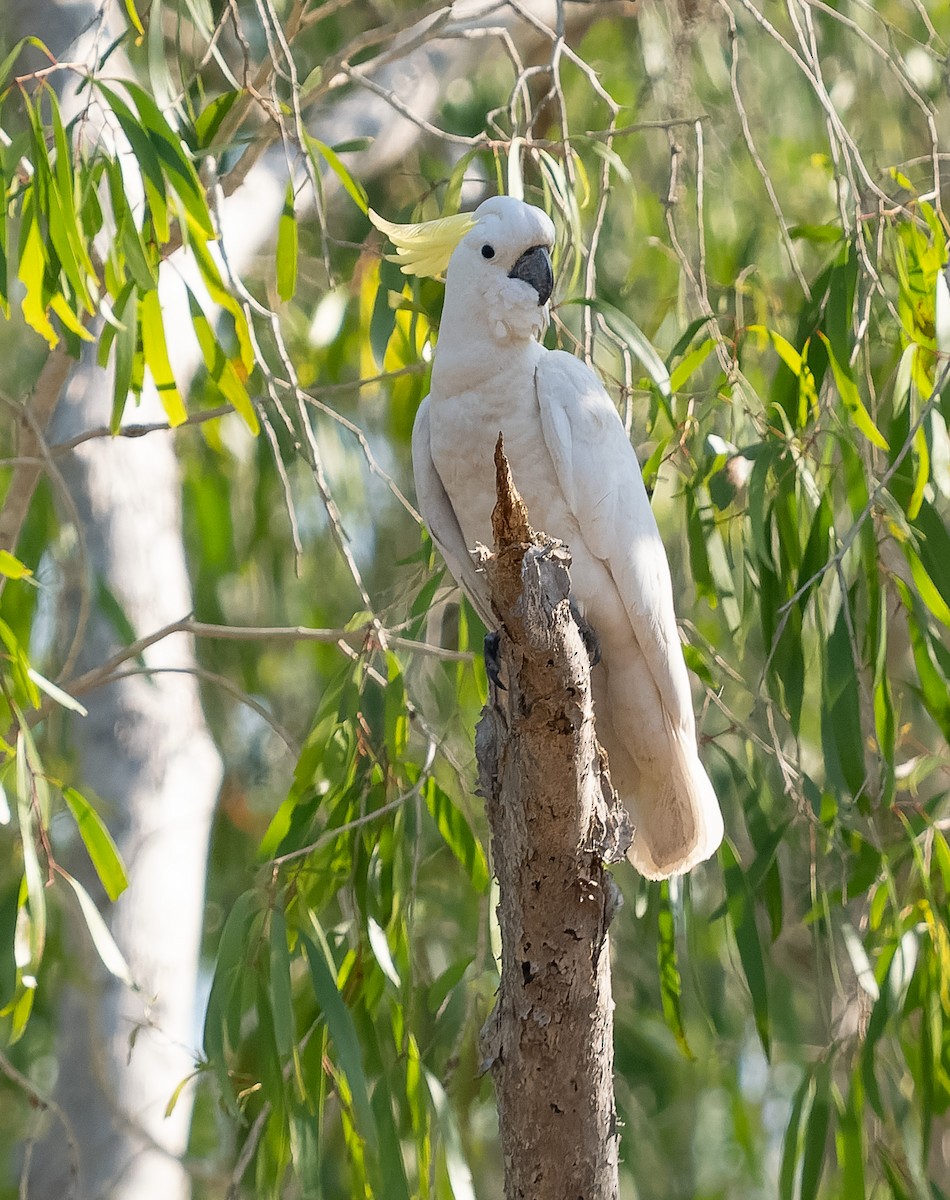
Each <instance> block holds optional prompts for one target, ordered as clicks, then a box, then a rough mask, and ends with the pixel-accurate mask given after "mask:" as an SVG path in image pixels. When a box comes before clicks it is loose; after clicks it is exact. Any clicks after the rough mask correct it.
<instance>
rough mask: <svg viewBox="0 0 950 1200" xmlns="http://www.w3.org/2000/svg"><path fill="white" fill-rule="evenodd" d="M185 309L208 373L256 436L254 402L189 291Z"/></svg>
mask: <svg viewBox="0 0 950 1200" xmlns="http://www.w3.org/2000/svg"><path fill="white" fill-rule="evenodd" d="M188 305H189V307H190V309H191V323H192V325H194V328H195V334H196V335H197V338H198V345H199V346H200V347H201V354H202V357H203V358H204V360H205V366H206V367H207V368H208V373H209V374H210V376H211V378H212V379H213V380H214V381H215V383H216V384H217V385H218V387H219V388H220V389H221V391H222V392H223V393H224V395H225V398H226V399H227V400H228V402H229V403H230V404H232V405H233V406H234V410H235V412H237V413H239V414H240V416H241V417H242V418H243V420H244V423H245V424H246V425H247V427H248V429H250V431H251V433H253V434H254V435H255V436H256V435H257V434H258V433H259V432H260V423H259V422H258V419H257V412H256V411H255V409H254V402H253V400H251V397H250V395H249V394H248V390H247V388H246V387H245V386H244V383H243V382H242V380H241V377H240V375H238V372H237V369H236V367H235V365H234V363H233V362H231V360H230V359H229V358H227V356H226V355H225V353H224V351H223V350H222V348H221V343H220V342H219V341H218V339H217V338H216V337H215V334H214V330H213V329H212V328H211V322H210V321H209V320H208V318H207V317H206V316H205V314H204V312H203V311H202V309H201V305H200V304H199V303H198V301H197V299H196V298H195V296H194V295H193V293H192V292H191V289H190V288H189V290H188Z"/></svg>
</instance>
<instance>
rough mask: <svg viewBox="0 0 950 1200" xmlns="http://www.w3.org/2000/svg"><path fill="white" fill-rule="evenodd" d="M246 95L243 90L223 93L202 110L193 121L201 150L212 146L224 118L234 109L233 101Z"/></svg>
mask: <svg viewBox="0 0 950 1200" xmlns="http://www.w3.org/2000/svg"><path fill="white" fill-rule="evenodd" d="M244 95H246V93H245V91H244V89H243V88H241V89H238V90H236V91H230V92H224V93H223V94H222V95H220V96H216V97H215V98H214V99H213V100H212V101H211V103H210V104H208V105H206V107H205V108H204V109H202V111H201V114H200V115H199V117H198V119H197V120H196V121H195V133H196V134H197V136H198V145H199V146H200V147H201V148H202V150H207V149H209V147H210V146H211V145H212V144H213V142H214V139H215V137H217V133H218V130H219V129H220V128H221V125H222V123H223V122H224V119H225V117H227V115H228V113H229V112H230V111H231V109H232V108H233V107H234V104H235V101H237V100H240V99H241V97H242V96H244Z"/></svg>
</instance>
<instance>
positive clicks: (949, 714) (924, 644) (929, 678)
mask: <svg viewBox="0 0 950 1200" xmlns="http://www.w3.org/2000/svg"><path fill="white" fill-rule="evenodd" d="M894 583H895V585H896V587H897V590H898V592H899V593H900V597H901V600H902V601H903V603H904V608H905V610H906V618H907V631H908V633H909V635H910V644H911V651H912V653H913V658H914V666H915V667H916V669H917V679H918V682H919V684H920V696H921V699H922V700H923V702H924V707H925V708H926V709H927V711H928V712H929V713H930V715H931V717H932V718H933V720H934V721H935V722H936V724H937V727H938V729H939V730H940V731H941V733H942V734H943V736H944V737H945V738H946V739H947V740H950V680H948V679H947V678H946V677H945V676H944V675H943V673H942V672H941V671H940V669H939V667H938V666H937V662H936V659H935V657H934V650H933V645H932V641H931V638H930V635H929V634H928V633H927V631H926V628H925V627H924V625H923V624H922V623H921V622H919V621H918V619H917V604H916V603H915V600H914V595H913V593H912V592H911V590H910V588H909V587H908V586H907V584H906V583H904V581H903V580H902V579H900V578H899V577H895V578H894Z"/></svg>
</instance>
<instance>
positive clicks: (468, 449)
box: [429, 364, 576, 549]
mask: <svg viewBox="0 0 950 1200" xmlns="http://www.w3.org/2000/svg"><path fill="white" fill-rule="evenodd" d="M429 425H430V441H431V448H432V461H433V464H434V465H435V468H436V470H437V471H438V473H439V477H440V479H441V480H442V484H443V486H444V488H445V490H446V492H447V493H448V496H449V499H450V501H451V502H452V507H453V508H454V510H455V513H456V515H457V517H458V520H459V524H460V525H461V527H462V533H463V534H464V536H465V542H466V545H467V546H468V547H469V548H470V549H471V548H472V547H473V546H474V544H475V543H476V542H483V543H484V544H486V545H489V546H490V545H491V544H492V530H491V513H492V509H493V508H494V505H495V466H494V453H495V443H496V442H497V440H498V434H499V433H501V434H503V435H504V439H505V454H506V456H507V458H508V462H509V465H510V467H511V473H512V475H513V477H514V481H515V485H516V486H517V488H518V490H519V492H520V493H521V496H522V498H523V500H524V502H525V504H526V505H527V507H528V515H529V519H530V521H531V523H532V525H534V526H535V527H536V528H538V529H543V530H544V531H545V532H546V533H549V534H551V535H552V536H553V537H557V538H561V539H563V540H565V541H568V540H570V538H571V535H572V533H573V532H574V531H575V529H576V526H575V524H574V519H573V516H572V514H571V513H570V512H569V510H568V507H567V504H566V502H565V500H564V496H563V494H562V492H561V489H560V487H559V485H558V481H557V478H556V476H555V472H554V464H553V462H552V460H551V456H550V454H549V453H548V448H547V445H546V443H545V440H544V432H543V430H542V427H541V415H540V412H539V410H538V401H537V394H536V391H535V386H534V371H533V364H532V365H531V369H529V370H524V371H512V372H508V373H506V375H505V376H504V377H502V378H496V379H495V380H493V381H492V382H491V383H490V384H489V385H488V386H480V387H478V388H477V389H473V390H471V391H462V392H459V394H457V395H454V396H437V395H433V396H432V397H431V398H430V416H429Z"/></svg>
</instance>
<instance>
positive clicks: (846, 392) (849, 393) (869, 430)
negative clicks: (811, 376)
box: [818, 329, 890, 450]
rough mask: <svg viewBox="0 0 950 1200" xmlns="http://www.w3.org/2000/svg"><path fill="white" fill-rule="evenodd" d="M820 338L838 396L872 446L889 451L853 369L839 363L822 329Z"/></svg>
mask: <svg viewBox="0 0 950 1200" xmlns="http://www.w3.org/2000/svg"><path fill="white" fill-rule="evenodd" d="M818 336H819V337H820V338H821V340H822V341H823V342H824V344H825V349H826V350H827V351H828V361H829V362H830V363H831V370H832V373H833V375H834V377H835V385H836V386H837V388H838V395H839V396H840V397H841V400H842V402H843V404H844V406H845V408H846V409H847V410H848V415H849V416H850V417H851V420H852V421H853V423H854V424H855V426H856V427H857V428H858V429H859V430H860V431H861V433H863V434H864V436H865V437H866V438H867V439H868V441H869V442H871V443H872V445H875V446H877V448H878V449H879V450H889V449H890V446H888V444H887V439H886V438H885V437H884V435H883V434H882V433H881V431H880V430H879V429H878V427H877V426H876V425H875V424H874V422H873V421H872V420H871V414H870V413H869V412H868V410H867V409H866V408H865V407H864V402H863V401H862V399H861V397H860V395H859V394H858V385H857V384H856V383H855V382H854V376H853V374H852V372H851V368H850V367H848V366H847V365H842V364H841V363H839V361H838V359H837V358H836V357H835V354H834V351H833V350H832V348H831V342H830V341H829V339H828V338H827V337H825V335H824V334H823V333H822V332H821V330H820V329H819V330H818Z"/></svg>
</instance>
